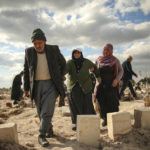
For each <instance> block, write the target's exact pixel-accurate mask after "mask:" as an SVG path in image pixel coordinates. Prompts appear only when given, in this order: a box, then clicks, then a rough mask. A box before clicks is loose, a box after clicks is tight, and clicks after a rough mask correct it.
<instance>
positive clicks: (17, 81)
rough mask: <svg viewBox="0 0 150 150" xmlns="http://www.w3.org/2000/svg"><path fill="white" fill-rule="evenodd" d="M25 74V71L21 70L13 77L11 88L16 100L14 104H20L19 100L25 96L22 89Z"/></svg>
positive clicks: (13, 98)
mask: <svg viewBox="0 0 150 150" xmlns="http://www.w3.org/2000/svg"><path fill="white" fill-rule="evenodd" d="M23 74H24V72H23V71H21V72H20V73H19V74H17V75H16V76H15V78H14V79H13V83H12V89H11V99H12V100H14V103H13V104H18V101H20V99H21V98H22V96H23V90H22V89H21V85H22V76H23Z"/></svg>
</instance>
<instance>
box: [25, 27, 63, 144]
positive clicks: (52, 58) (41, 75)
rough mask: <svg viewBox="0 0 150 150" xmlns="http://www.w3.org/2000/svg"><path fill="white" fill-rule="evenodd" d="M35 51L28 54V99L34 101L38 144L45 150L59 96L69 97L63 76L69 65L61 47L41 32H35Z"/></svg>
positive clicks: (26, 62)
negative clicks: (37, 117)
mask: <svg viewBox="0 0 150 150" xmlns="http://www.w3.org/2000/svg"><path fill="white" fill-rule="evenodd" d="M31 40H32V43H33V47H29V48H27V49H26V50H25V63H24V95H25V96H29V93H30V97H31V100H34V102H35V104H36V108H37V113H38V116H39V118H40V129H39V136H38V141H39V144H40V145H42V146H43V147H46V146H48V145H49V142H48V141H47V140H46V138H48V137H52V136H53V129H52V124H51V120H52V117H53V113H54V108H55V102H56V98H57V97H58V95H60V96H61V97H64V96H65V91H64V87H63V82H62V80H63V74H64V69H65V66H66V61H65V59H64V57H63V55H62V54H61V53H60V50H59V48H58V46H57V45H47V44H46V37H45V34H44V32H43V31H42V30H41V29H35V30H34V31H33V33H32V37H31Z"/></svg>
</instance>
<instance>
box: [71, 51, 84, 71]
mask: <svg viewBox="0 0 150 150" xmlns="http://www.w3.org/2000/svg"><path fill="white" fill-rule="evenodd" d="M76 51H78V52H80V53H81V57H80V58H78V59H76V58H75V57H74V53H75V52H76ZM72 60H73V61H74V64H75V66H76V72H77V73H79V72H80V69H81V67H82V64H83V62H84V60H85V59H84V58H83V54H82V51H81V50H78V49H74V50H73V51H72Z"/></svg>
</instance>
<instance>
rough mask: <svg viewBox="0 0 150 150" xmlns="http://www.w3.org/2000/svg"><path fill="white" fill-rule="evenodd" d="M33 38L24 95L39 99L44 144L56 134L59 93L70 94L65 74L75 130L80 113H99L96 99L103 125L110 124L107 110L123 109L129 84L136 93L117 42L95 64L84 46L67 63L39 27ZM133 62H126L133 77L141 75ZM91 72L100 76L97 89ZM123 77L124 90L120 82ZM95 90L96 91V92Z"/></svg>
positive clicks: (40, 137) (97, 77) (25, 67)
mask: <svg viewBox="0 0 150 150" xmlns="http://www.w3.org/2000/svg"><path fill="white" fill-rule="evenodd" d="M31 41H32V43H33V47H29V48H27V49H26V50H25V63H24V95H25V96H30V98H31V100H32V101H34V102H35V105H36V108H37V113H38V116H39V119H40V128H39V136H38V141H39V144H40V145H42V146H43V147H46V146H48V145H49V142H48V141H47V139H46V138H50V137H52V136H53V135H54V133H53V125H52V123H51V122H52V117H53V114H54V109H55V102H56V99H57V97H58V96H60V97H61V98H62V99H63V98H64V97H65V96H66V95H65V89H64V80H65V78H64V76H65V75H66V74H67V75H68V78H67V96H68V101H69V107H70V111H71V118H72V124H73V127H72V129H73V130H76V123H77V115H81V114H85V115H86V114H96V113H95V110H94V106H93V100H92V99H96V100H97V101H98V103H99V106H100V109H99V111H100V116H101V118H102V119H103V122H102V125H103V126H105V125H107V113H110V112H117V111H119V98H120V96H122V95H123V92H124V90H125V88H126V86H127V85H128V86H129V87H130V89H131V92H132V94H133V96H134V97H135V96H136V94H135V92H134V90H133V87H132V84H131V83H130V79H128V78H126V77H124V76H123V75H124V72H125V71H124V67H122V66H121V64H120V62H119V60H118V59H117V58H116V57H115V56H113V45H112V44H109V43H108V44H105V45H104V47H103V50H102V54H101V55H100V56H99V57H98V58H97V59H96V61H95V63H93V62H92V61H90V60H89V59H87V58H85V57H84V55H83V53H82V50H81V49H80V48H76V49H73V51H72V58H71V59H70V60H68V61H67V62H66V60H65V58H64V56H63V55H62V54H61V52H60V50H59V47H58V46H57V45H48V44H46V37H45V34H44V32H43V31H42V30H41V29H35V30H34V31H33V33H32V37H31ZM130 63H131V61H130V60H127V63H126V64H124V66H125V67H127V69H126V72H128V74H129V76H130V78H131V77H132V74H133V75H135V76H137V75H136V74H135V73H134V72H133V71H132V67H131V64H130ZM91 73H92V75H93V76H94V78H96V85H95V84H94V85H95V89H94V88H93V80H92V79H91ZM122 77H124V78H123V87H122V89H121V95H120V87H119V81H120V80H121V79H122ZM93 89H94V92H93Z"/></svg>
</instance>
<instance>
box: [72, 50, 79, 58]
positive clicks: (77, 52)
mask: <svg viewBox="0 0 150 150" xmlns="http://www.w3.org/2000/svg"><path fill="white" fill-rule="evenodd" d="M73 55H74V58H76V59H78V58H80V57H81V52H79V51H75V52H74V54H73Z"/></svg>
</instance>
